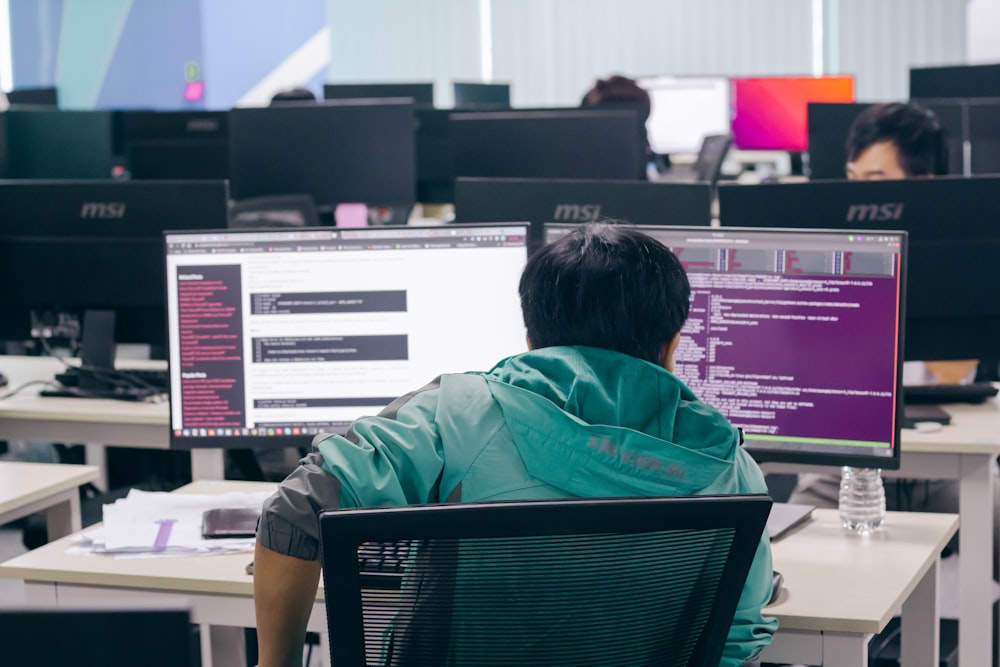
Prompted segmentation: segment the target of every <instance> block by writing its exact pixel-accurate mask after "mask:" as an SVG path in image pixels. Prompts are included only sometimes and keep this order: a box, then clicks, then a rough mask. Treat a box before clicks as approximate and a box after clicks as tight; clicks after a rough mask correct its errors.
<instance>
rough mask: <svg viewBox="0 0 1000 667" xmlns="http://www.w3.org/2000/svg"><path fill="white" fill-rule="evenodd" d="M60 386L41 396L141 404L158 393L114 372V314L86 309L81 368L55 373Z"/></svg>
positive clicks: (81, 347)
mask: <svg viewBox="0 0 1000 667" xmlns="http://www.w3.org/2000/svg"><path fill="white" fill-rule="evenodd" d="M56 381H57V382H58V384H59V386H58V387H56V388H52V389H45V390H43V391H41V392H40V394H41V395H42V396H57V397H62V398H114V399H118V400H125V401H141V400H144V399H146V398H149V397H150V396H153V395H155V394H157V393H159V392H158V391H156V390H155V389H153V388H150V387H148V386H139V385H136V384H135V383H134V382H130V381H129V380H128V378H127V376H126V375H125V374H123V373H120V372H119V371H117V370H116V369H115V313H114V311H112V310H87V311H85V312H84V314H83V330H82V335H81V339H80V367H79V368H68V369H66V370H65V371H63V372H61V373H58V374H56Z"/></svg>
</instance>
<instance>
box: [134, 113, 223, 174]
mask: <svg viewBox="0 0 1000 667" xmlns="http://www.w3.org/2000/svg"><path fill="white" fill-rule="evenodd" d="M228 116H229V113H228V112H227V111H140V110H134V111H120V112H118V113H117V115H116V117H115V124H114V127H115V129H114V136H115V140H114V145H115V153H116V155H119V156H122V157H123V158H124V166H125V168H126V170H127V172H128V176H129V177H131V178H135V179H207V180H220V179H224V178H229V143H228V141H229V129H228V126H229V119H228Z"/></svg>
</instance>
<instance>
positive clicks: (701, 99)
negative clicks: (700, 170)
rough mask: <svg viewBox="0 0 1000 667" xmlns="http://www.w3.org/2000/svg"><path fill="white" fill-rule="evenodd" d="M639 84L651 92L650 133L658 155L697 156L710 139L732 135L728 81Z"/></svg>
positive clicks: (666, 79) (663, 79)
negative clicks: (702, 143) (705, 139)
mask: <svg viewBox="0 0 1000 667" xmlns="http://www.w3.org/2000/svg"><path fill="white" fill-rule="evenodd" d="M638 83H639V86H640V87H641V88H643V89H645V90H646V92H648V93H649V102H650V112H649V119H648V120H647V121H646V130H647V132H648V133H649V145H650V147H652V149H653V152H654V153H659V154H661V155H664V154H668V153H697V152H698V150H699V149H700V148H701V142H702V140H704V138H705V137H706V136H709V135H713V134H729V81H728V79H726V78H724V77H677V76H654V77H646V78H643V79H639V80H638Z"/></svg>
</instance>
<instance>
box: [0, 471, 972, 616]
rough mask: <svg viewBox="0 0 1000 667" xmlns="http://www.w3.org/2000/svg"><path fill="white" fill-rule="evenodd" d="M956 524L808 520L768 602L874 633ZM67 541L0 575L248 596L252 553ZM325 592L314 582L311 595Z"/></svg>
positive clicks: (913, 518) (937, 517)
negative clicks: (849, 525) (153, 552)
mask: <svg viewBox="0 0 1000 667" xmlns="http://www.w3.org/2000/svg"><path fill="white" fill-rule="evenodd" d="M275 486H276V485H274V484H270V483H263V482H232V481H227V482H208V481H202V482H193V483H192V484H189V485H186V486H184V487H182V488H181V489H179V490H178V491H177V492H179V493H223V492H226V491H248V492H255V491H265V490H268V489H273V488H275ZM957 529H958V517H957V516H955V515H952V514H926V513H907V512H889V513H888V514H887V518H886V527H885V528H884V529H882V530H879V531H876V532H875V533H874V535H873V536H871V537H870V538H862V537H859V536H857V535H854V534H851V533H848V532H846V531H844V530H843V529H842V528H841V527H840V522H839V519H838V518H837V513H836V511H834V510H816V511H815V512H814V513H813V518H812V519H811V520H809V521H807V522H806V523H805V524H803V525H802V526H801V527H799V528H797V529H794V530H793V531H791V532H790V533H789V534H788V535H786V536H785V537H784V538H782V539H781V540H778V541H777V542H775V544H774V545H773V555H774V567H775V569H776V570H778V571H779V572H781V573H782V575H783V576H784V585H783V589H782V592H781V595H780V597H779V598H778V601H777V602H776V603H775V604H773V605H771V606H770V607H768V608H767V610H766V612H765V613H767V614H770V615H774V616H777V617H778V619H779V621H780V623H781V627H782V628H789V629H803V630H835V631H844V632H855V633H872V634H874V633H877V632H879V631H880V630H882V629H883V628H884V627H885V625H886V623H888V622H889V619H890V618H891V617H892V615H893V614H894V613H895V612H896V611H898V609H899V607H900V605H901V604H902V602H903V601H904V600H905V599H906V598H907V596H909V594H910V592H911V591H912V590H913V587H914V586H915V585H916V583H917V581H918V580H919V579H920V577H921V576H922V575H923V574H924V573H925V572H927V570H928V569H929V568H930V567H931V566H932V565H933V564H934V563H935V561H936V559H937V557H938V555H939V553H940V551H941V548H942V547H943V546H944V544H945V543H946V542H947V541H948V539H949V538H950V537H951V536H952V535H954V533H955V531H956V530H957ZM69 545H70V538H64V539H61V540H58V541H56V542H53V543H52V544H48V545H46V546H43V547H41V548H38V549H35V550H34V551H31V552H29V553H27V554H23V555H21V556H18V557H16V558H14V559H12V560H10V561H7V562H6V563H3V564H0V577H3V578H14V579H24V580H26V581H41V582H55V583H66V584H80V585H91V586H107V587H121V588H142V589H147V590H158V591H172V592H178V593H181V594H184V593H216V594H224V595H236V596H246V597H252V596H253V578H252V577H251V576H249V575H247V574H246V572H245V567H246V564H247V563H248V562H250V560H251V559H252V554H249V553H246V554H235V555H226V556H203V557H196V558H182V557H180V558H155V559H142V558H140V559H115V558H109V557H107V556H101V555H67V554H66V549H67V547H68V546H69ZM322 599H323V590H322V587H320V590H319V592H318V597H317V600H318V601H322Z"/></svg>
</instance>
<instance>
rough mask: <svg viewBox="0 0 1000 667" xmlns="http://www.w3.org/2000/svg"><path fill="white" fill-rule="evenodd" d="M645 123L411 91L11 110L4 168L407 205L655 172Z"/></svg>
mask: <svg viewBox="0 0 1000 667" xmlns="http://www.w3.org/2000/svg"><path fill="white" fill-rule="evenodd" d="M641 128H642V125H641V120H640V118H639V115H638V112H637V111H636V110H633V109H622V108H614V109H561V110H520V111H466V112H461V113H456V112H454V111H452V110H446V109H432V108H417V107H415V106H414V105H413V104H412V103H411V102H410V101H409V100H408V99H381V100H340V101H336V102H325V103H322V104H306V103H303V104H287V105H281V106H275V107H268V108H259V109H234V110H232V111H229V112H207V111H206V112H150V111H122V112H108V111H8V112H7V113H4V114H0V176H6V177H8V178H25V179H29V178H34V179H38V178H108V177H109V176H110V175H111V174H112V172H113V170H114V167H115V164H116V157H115V156H116V155H120V156H122V157H123V160H124V166H125V168H126V169H127V171H128V172H129V174H130V176H131V178H132V179H137V180H138V179H164V178H183V179H192V178H202V179H223V178H228V179H230V181H231V183H232V195H233V197H234V198H236V199H245V198H252V197H261V196H269V195H277V194H307V195H309V196H310V197H312V199H313V200H314V202H315V203H316V204H317V205H318V206H320V207H331V208H332V207H334V206H336V205H337V204H339V203H345V202H350V203H355V202H361V203H365V204H369V205H370V206H399V207H405V206H409V205H412V204H413V203H414V202H415V201H423V202H433V203H445V202H451V201H453V184H454V179H455V177H456V175H460V176H494V177H498V176H522V177H536V178H546V177H564V178H601V179H636V180H638V179H641V178H644V177H645V162H646V153H645V147H644V145H643V139H642V132H641ZM3 139H6V142H4V141H3ZM5 143H6V146H4V144H5Z"/></svg>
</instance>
